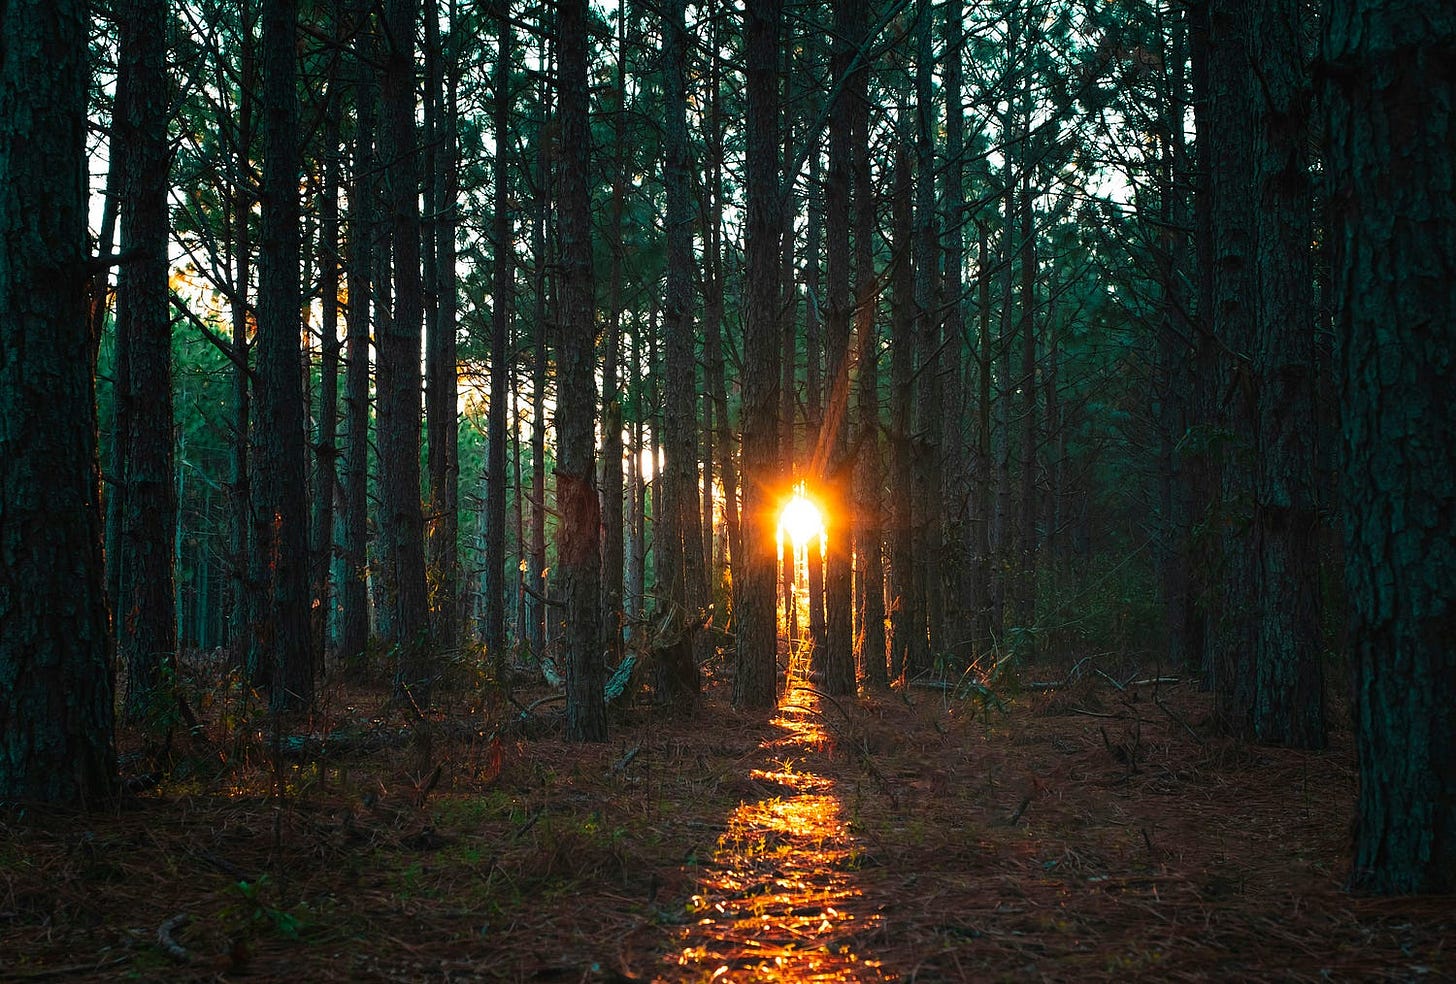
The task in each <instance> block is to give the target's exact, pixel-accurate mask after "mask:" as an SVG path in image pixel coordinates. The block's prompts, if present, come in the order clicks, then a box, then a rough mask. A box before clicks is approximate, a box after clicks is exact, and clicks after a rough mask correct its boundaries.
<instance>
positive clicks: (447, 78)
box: [425, 0, 505, 652]
mask: <svg viewBox="0 0 1456 984" xmlns="http://www.w3.org/2000/svg"><path fill="white" fill-rule="evenodd" d="M445 6H446V7H447V8H448V13H449V15H450V37H449V39H448V40H445V39H443V38H442V37H441V35H440V7H441V4H440V3H439V2H438V0H436V2H432V3H430V4H429V6H428V7H427V9H426V16H425V38H426V44H427V46H428V48H429V55H428V58H427V62H428V64H429V67H430V71H429V76H430V77H429V80H428V81H429V90H430V91H431V92H432V93H433V94H434V99H433V102H434V105H435V112H434V113H433V114H432V115H433V117H434V119H433V120H432V123H433V127H432V133H433V138H434V139H433V144H434V147H433V155H432V157H433V163H434V167H433V168H432V170H431V173H430V174H428V175H427V176H426V181H428V182H429V183H430V186H431V189H432V196H431V197H432V198H433V199H434V209H433V214H432V215H431V226H432V229H433V232H434V235H433V236H427V237H425V248H426V250H428V251H430V255H429V256H428V257H427V260H429V263H428V266H429V267H430V269H431V271H432V273H433V277H432V280H433V287H434V304H433V307H432V312H433V315H434V316H433V317H432V318H431V319H430V322H431V323H430V326H429V333H428V335H427V337H426V339H425V363H426V365H425V375H426V384H425V428H426V432H427V444H428V449H429V450H428V459H427V465H428V469H429V479H430V483H429V484H430V522H429V526H428V535H429V542H428V544H427V546H428V549H429V556H428V571H429V587H430V613H431V617H432V618H431V633H432V636H433V643H434V645H435V646H436V647H437V648H439V649H440V650H442V651H446V652H449V651H452V650H454V649H456V648H457V647H458V646H459V644H460V630H461V627H462V622H463V620H462V612H461V608H460V544H459V540H460V512H459V510H460V416H459V400H460V381H459V366H458V358H457V354H456V340H455V333H456V327H457V326H456V315H457V307H458V303H457V300H456V274H455V229H456V225H457V223H458V218H459V206H458V204H457V199H458V198H459V191H460V180H459V167H458V163H457V159H456V158H457V154H456V143H457V140H458V136H457V129H458V126H457V123H458V116H459V108H458V106H457V102H458V93H457V91H456V87H457V85H458V79H459V67H458V64H457V61H456V59H455V58H454V55H453V50H454V48H455V46H456V45H457V44H458V43H459V38H460V33H461V25H460V23H459V20H458V17H457V13H456V11H455V4H454V0H449V2H448V3H447V4H445ZM497 146H498V147H499V146H501V145H500V144H497ZM493 330H494V329H493V328H492V331H493ZM493 392H496V391H493ZM499 392H501V393H502V394H504V392H505V387H502V388H501V389H500V390H499ZM501 402H502V403H504V402H505V400H504V398H502V399H501ZM501 470H502V474H504V470H505V469H504V467H502V469H501ZM502 587H503V585H502ZM501 594H502V595H504V591H502V592H501Z"/></svg>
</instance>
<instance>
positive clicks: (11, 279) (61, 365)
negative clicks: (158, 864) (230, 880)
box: [0, 0, 116, 806]
mask: <svg viewBox="0 0 1456 984" xmlns="http://www.w3.org/2000/svg"><path fill="white" fill-rule="evenodd" d="M87 8H88V5H87V4H85V3H81V2H78V0H44V2H38V0H8V2H7V5H6V9H5V11H4V14H3V17H0V47H3V50H4V52H5V54H4V57H0V160H3V161H4V162H5V165H4V167H3V168H0V242H4V243H5V248H4V249H0V421H3V424H0V511H3V515H4V518H5V519H4V523H3V524H0V571H3V572H4V574H3V575H0V576H3V578H4V581H5V585H6V587H5V590H3V591H0V691H3V692H4V694H5V695H6V696H5V699H4V700H0V801H4V802H9V803H14V802H17V801H26V800H34V801H41V802H48V803H59V804H66V805H82V806H85V805H88V804H93V803H98V802H99V801H100V800H102V799H103V798H105V797H107V796H108V795H109V794H110V793H111V791H112V788H113V783H114V779H115V774H116V752H115V749H114V746H113V744H112V725H113V721H112V715H113V711H112V689H113V678H112V667H111V659H110V653H111V639H110V633H109V632H108V630H107V621H106V595H105V587H104V585H103V583H102V577H103V571H104V567H103V563H104V562H103V559H102V556H101V512H100V502H99V500H98V491H99V479H100V474H99V470H98V464H97V457H96V392H95V384H94V381H93V377H92V372H91V363H90V360H89V359H88V358H80V357H78V355H77V354H78V353H85V352H87V351H88V350H89V349H88V346H89V344H90V340H89V337H88V336H89V322H88V319H87V309H86V283H87V276H88V274H87V263H86V259H87V256H86V254H87V245H88V234H87V231H86V88H87V80H88V79H89V78H90V77H91V76H90V70H89V68H88V66H87V64H86V51H87V35H88V26H89V25H88V20H87ZM40 202H44V203H45V207H44V208H38V207H36V205H37V203H40Z"/></svg>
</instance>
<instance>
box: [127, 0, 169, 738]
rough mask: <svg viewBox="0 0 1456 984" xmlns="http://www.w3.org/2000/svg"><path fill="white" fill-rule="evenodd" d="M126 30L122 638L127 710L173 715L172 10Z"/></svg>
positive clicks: (143, 16)
mask: <svg viewBox="0 0 1456 984" xmlns="http://www.w3.org/2000/svg"><path fill="white" fill-rule="evenodd" d="M116 18H117V35H118V68H117V107H118V112H117V114H116V125H115V134H116V138H117V142H116V148H115V149H116V152H117V153H118V155H119V156H120V164H121V170H122V174H121V249H122V252H124V253H135V254H136V258H135V259H134V260H133V261H132V262H129V263H125V264H123V265H122V266H121V268H120V270H119V271H118V273H117V278H116V337H117V346H118V349H120V348H122V347H125V349H126V352H125V355H124V357H123V358H121V359H119V362H120V364H123V365H124V366H125V373H126V374H125V377H118V382H119V383H120V386H121V387H122V388H123V389H124V390H125V393H124V396H123V402H124V405H125V406H126V414H125V427H124V429H123V430H122V431H120V432H118V433H117V435H116V439H117V440H118V441H121V442H122V444H123V450H122V454H121V459H122V461H123V469H122V471H121V472H120V473H119V474H118V475H117V476H116V477H117V478H118V479H119V480H120V483H121V488H122V489H123V490H124V491H123V506H122V510H121V541H120V549H121V556H120V558H119V560H120V567H121V577H120V582H119V591H118V594H117V597H116V599H115V610H116V616H117V618H116V635H117V642H118V651H119V655H120V657H121V661H122V662H123V663H125V665H126V667H127V671H128V672H127V684H128V686H127V694H126V711H127V715H128V716H129V717H131V718H132V719H133V720H144V719H145V718H147V717H148V716H149V715H151V716H153V718H154V722H155V721H156V720H157V719H158V716H159V715H160V717H161V718H165V716H166V714H165V712H166V710H167V709H168V708H169V707H170V704H171V695H170V693H165V692H163V691H164V689H166V683H165V681H167V680H168V679H170V677H171V675H172V672H171V671H172V669H174V668H175V666H176V657H177V604H176V594H175V590H174V588H175V584H174V579H175V576H176V573H175V568H174V566H173V565H174V562H175V558H174V556H173V538H174V535H175V532H176V523H177V477H176V464H175V459H174V453H173V436H172V435H173V425H172V317H171V311H170V310H169V305H168V296H167V295H168V288H167V234H168V225H167V188H168V182H167V172H168V166H167V165H168V152H167V118H168V105H167V64H166V63H167V52H166V37H167V9H166V4H165V3H164V2H162V0H125V2H124V3H121V4H120V5H119V6H118V7H117V9H116Z"/></svg>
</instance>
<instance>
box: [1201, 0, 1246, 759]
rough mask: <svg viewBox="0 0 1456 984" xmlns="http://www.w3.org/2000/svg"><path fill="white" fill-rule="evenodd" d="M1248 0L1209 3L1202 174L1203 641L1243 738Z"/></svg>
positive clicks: (1224, 710) (1220, 699)
mask: <svg viewBox="0 0 1456 984" xmlns="http://www.w3.org/2000/svg"><path fill="white" fill-rule="evenodd" d="M1252 6H1254V4H1252V3H1251V0H1212V2H1211V3H1210V14H1209V36H1208V40H1209V62H1208V73H1209V74H1208V82H1209V90H1208V97H1209V98H1208V105H1209V124H1210V125H1209V136H1210V139H1209V143H1208V151H1209V156H1208V158H1207V167H1208V170H1209V195H1210V198H1211V204H1210V208H1211V222H1212V229H1213V262H1212V264H1211V271H1210V272H1211V275H1212V277H1213V295H1212V302H1213V308H1212V310H1211V311H1210V312H1209V313H1210V314H1211V316H1212V319H1211V326H1212V330H1213V333H1214V335H1215V337H1216V338H1217V339H1218V344H1219V346H1220V349H1221V350H1222V355H1221V357H1220V359H1219V362H1218V365H1217V368H1216V371H1215V372H1214V377H1215V382H1214V384H1215V387H1216V388H1215V390H1214V392H1216V393H1218V394H1219V398H1220V399H1221V400H1222V401H1223V402H1222V405H1221V406H1218V407H1216V408H1215V410H1216V417H1215V423H1216V426H1217V428H1218V431H1219V433H1220V435H1221V436H1222V437H1223V438H1224V439H1225V443H1226V448H1225V451H1224V454H1223V456H1222V461H1221V462H1220V465H1221V468H1220V474H1219V478H1218V480H1217V481H1216V483H1215V485H1216V488H1217V496H1218V498H1217V502H1216V504H1215V507H1214V509H1215V512H1214V523H1213V528H1214V529H1215V530H1216V531H1217V532H1216V534H1215V536H1216V549H1217V551H1218V554H1219V556H1218V558H1217V566H1216V568H1215V577H1216V578H1217V581H1216V583H1215V585H1214V588H1215V591H1214V596H1213V598H1211V599H1209V602H1208V603H1209V604H1211V605H1212V606H1213V607H1212V610H1213V611H1214V612H1216V613H1217V615H1216V617H1215V619H1214V622H1213V624H1212V625H1211V626H1210V632H1209V634H1208V638H1207V640H1206V647H1207V648H1206V650H1205V663H1206V665H1207V666H1208V668H1209V669H1210V671H1211V675H1212V678H1213V683H1214V687H1213V689H1214V697H1215V704H1216V712H1217V717H1218V720H1219V722H1220V725H1221V726H1222V727H1223V728H1225V729H1227V730H1228V731H1230V732H1231V733H1234V734H1244V733H1246V732H1247V731H1248V729H1249V726H1250V724H1251V715H1252V711H1253V689H1254V673H1253V670H1254V664H1253V654H1254V644H1255V638H1256V628H1257V625H1256V619H1257V613H1256V611H1255V606H1256V604H1257V600H1256V598H1255V597H1254V584H1255V579H1254V578H1255V558H1254V553H1253V538H1252V537H1251V535H1250V533H1251V530H1252V515H1251V512H1252V510H1251V506H1252V493H1253V488H1252V483H1251V482H1250V478H1249V477H1250V474H1251V471H1252V469H1253V466H1254V463H1255V462H1254V458H1253V448H1251V446H1250V440H1249V438H1250V435H1251V434H1252V433H1253V428H1254V424H1255V419H1254V397H1255V388H1256V387H1255V380H1254V377H1253V375H1252V373H1251V371H1250V368H1251V367H1250V362H1249V358H1250V352H1251V351H1252V347H1253V332H1254V323H1255V318H1256V316H1257V311H1256V308H1255V304H1256V293H1255V292H1256V289H1257V281H1256V274H1257V267H1256V264H1257V261H1258V256H1257V228H1256V221H1257V212H1258V203H1257V201H1256V199H1255V198H1254V196H1252V195H1251V194H1250V189H1251V188H1252V187H1254V177H1255V176H1254V169H1253V165H1254V159H1253V153H1254V147H1253V135H1254V125H1253V122H1252V118H1253V114H1254V113H1255V111H1256V100H1257V98H1258V97H1257V94H1256V90H1255V86H1257V85H1258V84H1259V83H1258V82H1257V81H1256V79H1255V76H1254V73H1253V70H1252V66H1251V65H1250V64H1249V62H1248V58H1249V56H1250V52H1251V48H1250V45H1251V40H1250V37H1249V34H1250V31H1251V30H1252V27H1253V25H1252V23H1251V14H1250V11H1251V9H1252Z"/></svg>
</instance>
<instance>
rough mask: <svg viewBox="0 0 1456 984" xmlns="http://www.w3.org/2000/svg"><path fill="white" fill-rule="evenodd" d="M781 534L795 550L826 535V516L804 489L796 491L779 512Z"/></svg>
mask: <svg viewBox="0 0 1456 984" xmlns="http://www.w3.org/2000/svg"><path fill="white" fill-rule="evenodd" d="M779 533H780V534H781V535H784V536H787V537H788V538H789V542H790V543H792V544H793V545H794V549H795V550H802V549H803V548H804V546H805V545H806V544H808V543H809V542H811V541H813V540H816V539H818V538H819V537H822V536H823V535H824V515H823V514H822V513H821V512H820V511H819V507H818V506H816V505H814V502H813V500H811V499H810V498H809V497H808V496H807V495H805V494H804V490H803V489H802V488H800V489H796V490H795V492H794V497H793V498H792V499H790V500H789V501H788V502H786V503H784V508H783V510H782V511H780V512H779Z"/></svg>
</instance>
